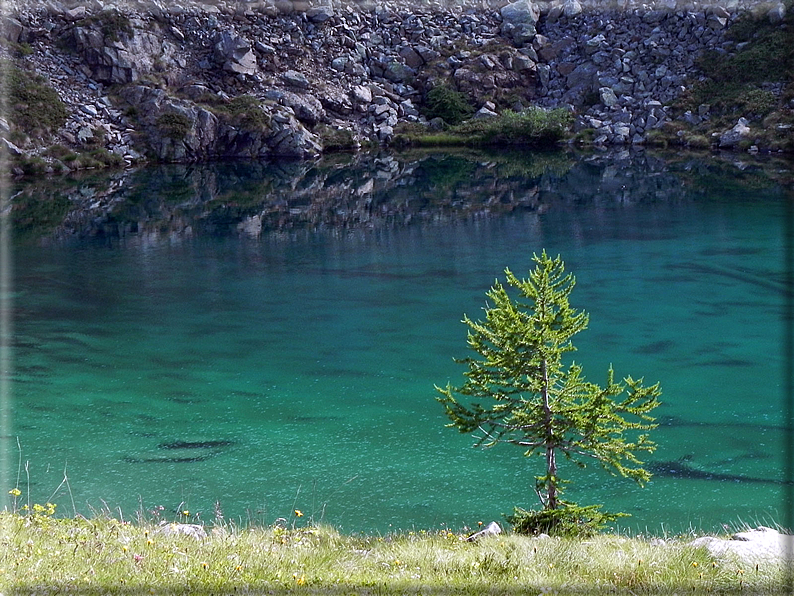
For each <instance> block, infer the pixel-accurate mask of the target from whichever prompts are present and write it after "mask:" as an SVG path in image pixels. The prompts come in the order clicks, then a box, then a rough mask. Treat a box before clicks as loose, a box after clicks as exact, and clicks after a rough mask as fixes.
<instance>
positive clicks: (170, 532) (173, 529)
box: [158, 523, 207, 539]
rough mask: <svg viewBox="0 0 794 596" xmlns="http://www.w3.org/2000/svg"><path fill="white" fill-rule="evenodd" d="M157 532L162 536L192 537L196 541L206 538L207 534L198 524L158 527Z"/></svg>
mask: <svg viewBox="0 0 794 596" xmlns="http://www.w3.org/2000/svg"><path fill="white" fill-rule="evenodd" d="M158 532H159V533H160V534H163V535H164V536H178V535H180V534H181V535H183V536H192V537H193V538H198V539H201V538H206V537H207V532H206V531H204V528H203V527H202V526H199V525H198V524H177V523H172V524H165V525H163V526H161V527H160V529H159V530H158Z"/></svg>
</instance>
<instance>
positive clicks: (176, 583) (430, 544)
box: [0, 506, 783, 594]
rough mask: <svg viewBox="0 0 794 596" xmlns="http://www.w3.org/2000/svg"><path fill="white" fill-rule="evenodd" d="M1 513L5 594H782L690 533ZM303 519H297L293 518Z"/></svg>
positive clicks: (767, 576)
mask: <svg viewBox="0 0 794 596" xmlns="http://www.w3.org/2000/svg"><path fill="white" fill-rule="evenodd" d="M49 513H51V510H48V509H47V507H46V506H45V507H40V508H39V509H38V512H37V513H34V514H31V515H19V514H13V513H8V512H3V513H0V542H1V543H2V548H0V592H2V593H4V594H26V593H33V592H35V593H39V594H45V593H47V594H55V593H67V592H69V593H79V594H107V593H119V592H130V593H139V592H140V593H150V592H151V593H158V594H160V593H166V594H191V593H202V594H203V593H227V594H232V593H236V592H242V593H263V592H266V593H284V592H290V593H297V594H301V593H319V592H322V593H326V592H333V593H337V592H338V593H339V594H405V593H410V594H420V593H424V594H427V593H434V592H443V593H449V592H462V593H472V594H475V593H476V594H513V593H545V592H549V591H555V592H556V593H558V594H573V593H578V594H581V593H593V592H598V593H601V592H614V593H623V594H656V593H673V592H674V591H676V590H678V591H679V593H688V594H692V593H706V592H738V591H740V590H743V592H744V593H764V594H770V593H775V592H782V580H783V569H782V568H781V567H780V565H778V564H775V563H767V564H762V565H760V566H759V568H758V569H756V568H755V567H753V568H747V567H742V566H740V565H738V564H736V563H732V562H724V561H713V560H712V559H711V558H710V557H709V555H708V554H707V552H706V551H705V550H704V549H696V548H693V547H692V546H689V545H688V544H687V541H688V540H689V538H691V537H687V538H681V539H669V540H668V541H667V542H666V543H664V544H662V545H656V544H653V543H652V542H651V541H650V540H648V539H646V538H643V537H635V538H627V537H622V536H617V535H599V536H595V537H593V538H592V539H588V540H574V539H557V538H542V539H533V538H529V537H526V536H519V535H516V534H504V535H501V536H496V537H489V538H486V539H482V540H480V541H478V542H467V541H465V540H464V536H463V535H460V534H456V533H453V532H424V531H419V532H408V533H402V534H394V535H392V534H389V535H385V536H356V535H353V536H347V535H342V534H340V533H338V532H337V531H335V530H334V529H332V528H329V527H312V526H307V527H293V528H278V527H251V528H243V527H237V526H234V525H229V524H221V525H218V526H216V527H208V528H207V530H208V537H206V538H203V539H196V538H193V537H190V536H185V535H176V536H167V535H165V534H163V532H162V527H161V526H160V527H158V526H155V525H152V524H147V523H144V522H141V523H136V524H130V523H127V522H121V521H118V520H116V519H113V518H111V517H107V516H97V517H95V518H93V519H85V518H76V519H55V518H53V517H51V516H50V515H49ZM295 521H296V523H299V522H300V521H301V520H300V519H298V518H296V520H295Z"/></svg>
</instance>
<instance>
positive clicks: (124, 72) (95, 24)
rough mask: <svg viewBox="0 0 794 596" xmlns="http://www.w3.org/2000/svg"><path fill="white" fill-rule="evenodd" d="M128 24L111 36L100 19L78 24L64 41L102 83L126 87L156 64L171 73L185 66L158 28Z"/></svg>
mask: <svg viewBox="0 0 794 596" xmlns="http://www.w3.org/2000/svg"><path fill="white" fill-rule="evenodd" d="M105 18H110V17H105ZM128 25H129V27H127V28H119V29H117V30H114V31H112V32H110V33H109V32H108V30H107V28H106V27H104V26H103V22H102V20H101V19H98V20H96V21H91V22H86V23H85V24H81V23H78V24H77V26H75V27H74V28H72V29H71V30H70V31H69V32H68V33H67V37H66V40H65V41H66V43H68V44H69V45H71V46H72V47H74V48H75V49H76V50H77V52H78V53H79V54H80V55H82V57H83V60H84V61H85V63H86V65H87V66H88V67H89V69H90V71H91V76H92V78H93V79H95V80H96V81H99V82H100V83H106V84H122V85H123V84H126V83H131V82H134V81H137V80H138V79H139V78H140V76H141V75H143V74H146V73H148V72H151V71H152V70H153V69H154V65H155V64H159V65H161V66H164V67H166V68H167V69H168V70H174V69H178V68H179V67H180V66H182V65H184V58H181V57H179V56H178V55H177V51H176V47H175V46H174V45H173V44H172V43H171V42H169V41H168V40H167V39H165V36H163V35H162V33H161V32H160V31H159V30H158V29H157V27H156V26H155V27H154V28H149V29H146V28H145V27H144V25H143V23H142V22H140V21H136V20H134V19H129V20H128ZM180 62H181V64H180Z"/></svg>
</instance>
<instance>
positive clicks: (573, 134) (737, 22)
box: [0, 0, 794, 176]
mask: <svg viewBox="0 0 794 596" xmlns="http://www.w3.org/2000/svg"><path fill="white" fill-rule="evenodd" d="M7 5H8V6H7V13H8V14H6V15H5V17H4V22H5V42H4V43H3V44H2V51H1V52H0V53H2V56H3V57H4V58H5V59H6V60H10V61H11V62H14V63H16V64H17V65H18V66H20V67H22V71H23V72H24V73H26V74H25V76H24V77H22V79H21V82H20V83H19V85H20V86H21V87H20V89H21V90H20V93H23V92H24V93H27V94H28V95H26V96H25V97H28V98H29V100H30V101H32V103H29V104H28V112H30V113H29V114H27V117H28V120H25V119H24V118H23V116H22V115H20V114H19V113H17V112H16V111H15V105H16V104H15V102H14V100H13V99H14V98H12V101H11V105H10V106H9V107H10V112H9V114H8V117H7V118H6V119H5V120H3V121H2V122H0V133H2V136H3V138H4V140H5V141H4V145H5V148H4V149H5V151H6V152H7V153H8V157H9V159H10V162H11V163H10V165H11V170H12V173H13V174H14V175H17V176H19V175H39V174H50V173H68V172H69V171H73V170H79V169H85V168H98V167H114V166H127V167H129V166H131V165H133V164H135V163H142V162H188V163H195V162H205V161H209V160H213V159H228V158H247V159H269V158H282V157H286V158H290V159H313V158H314V157H316V156H318V155H321V154H324V153H328V152H331V151H337V150H352V151H355V150H358V149H361V148H376V147H384V146H388V145H390V144H391V143H392V142H393V141H395V140H397V139H398V137H399V138H402V139H403V140H404V139H405V138H408V144H409V145H410V144H411V143H412V142H413V143H421V142H423V141H422V138H423V137H427V138H430V137H431V136H432V135H433V134H436V133H437V132H438V131H439V130H443V129H444V128H445V127H446V125H447V124H449V123H452V122H454V121H455V120H456V119H457V118H458V117H459V115H461V114H465V115H467V116H472V115H473V118H472V121H477V120H480V121H482V122H489V121H492V120H493V119H494V118H497V117H498V116H499V115H501V114H504V113H505V112H506V111H507V110H513V111H516V112H521V111H522V110H524V109H527V108H529V107H530V106H539V107H541V108H544V109H554V108H560V107H562V108H565V109H566V110H569V111H570V113H571V116H572V119H573V125H572V127H571V130H570V133H569V135H568V142H570V143H573V144H578V145H583V146H591V145H592V146H595V147H602V146H610V147H626V148H628V147H632V146H651V147H653V146H656V147H666V146H670V147H673V146H683V147H689V148H693V149H709V148H711V147H720V148H722V149H727V150H732V151H741V152H748V151H749V152H751V153H755V152H760V153H765V152H769V153H777V152H781V151H791V150H794V109H792V108H794V98H793V99H791V101H788V99H787V98H788V96H789V95H790V94H791V93H792V92H794V90H793V89H789V87H790V85H789V87H786V86H785V85H783V84H782V83H781V84H777V83H769V84H767V83H763V84H760V83H758V84H756V83H752V85H755V87H753V86H752V85H751V87H748V89H751V90H752V93H750V91H748V93H750V95H747V96H746V97H745V96H742V97H745V99H747V98H750V99H747V101H745V99H741V98H740V99H741V101H744V103H741V102H740V105H738V106H737V107H736V109H738V110H739V111H738V112H732V111H731V110H730V109H728V108H725V107H720V106H719V105H716V104H715V102H711V103H710V104H709V103H702V102H701V103H697V102H698V101H701V99H698V97H700V96H698V93H699V91H698V89H699V87H698V84H697V83H696V81H697V79H698V78H702V77H703V70H702V69H703V68H705V67H706V63H705V62H704V61H703V60H702V59H701V54H702V53H703V52H705V51H706V50H708V51H710V52H712V53H713V52H716V53H717V54H719V55H721V56H722V60H723V61H733V62H731V63H734V62H735V63H736V64H737V65H744V66H743V68H745V69H748V71H753V70H757V69H762V68H767V67H768V68H771V69H772V71H771V72H772V74H771V75H770V76H778V75H780V73H777V74H775V73H776V72H777V71H775V70H774V69H776V68H778V66H776V64H777V63H768V61H769V60H771V58H768V57H761V55H760V54H759V55H756V54H757V52H756V53H755V54H754V53H753V51H754V50H753V48H754V46H753V41H752V40H750V41H747V42H745V41H737V39H740V38H738V37H736V35H738V34H737V33H730V32H731V31H734V27H735V28H738V30H741V28H742V27H746V25H744V24H743V23H745V22H747V21H748V20H750V21H751V23H754V25H753V26H757V27H764V29H763V30H764V31H766V32H767V33H768V34H769V35H772V36H773V37H772V38H770V39H776V38H774V35H779V34H784V33H785V31H786V29H787V28H788V27H789V26H790V25H789V21H791V15H790V14H789V13H790V12H791V11H790V10H789V11H788V13H787V12H786V10H787V9H786V8H785V5H784V4H782V3H772V4H770V5H768V6H767V5H764V7H765V8H764V9H763V10H764V11H766V12H763V11H762V13H759V14H755V13H753V12H751V11H750V10H749V9H745V8H742V7H740V6H739V5H735V6H733V5H732V7H731V8H721V7H719V6H718V5H714V6H708V7H696V6H695V5H692V6H690V5H688V4H687V3H685V2H679V3H677V4H676V5H675V6H672V4H668V5H666V6H665V7H659V6H648V7H645V6H643V7H639V6H633V5H628V6H627V7H626V8H624V9H617V8H615V7H610V6H608V5H603V4H594V5H591V4H588V3H583V4H580V3H579V2H578V1H576V0H567V2H565V3H545V2H539V3H537V4H533V3H531V2H528V1H527V0H521V1H519V2H514V3H512V4H506V3H494V4H483V5H479V6H473V5H472V6H471V7H470V8H468V9H466V10H465V11H464V14H463V15H462V16H461V17H460V18H458V14H457V12H456V11H455V9H454V8H450V7H448V6H446V5H441V4H435V5H430V6H425V5H422V6H418V7H417V8H416V9H415V11H413V12H410V13H406V12H404V11H400V10H399V9H398V7H397V6H396V5H391V4H389V3H387V2H383V3H369V4H367V3H364V4H355V3H354V4H348V5H345V4H337V3H335V2H333V1H332V0H328V1H327V2H325V3H322V4H321V3H309V2H305V3H300V2H289V1H288V0H285V1H282V2H276V3H273V2H271V1H270V0H268V1H265V0H262V1H259V2H254V3H246V4H238V3H235V2H228V3H227V2H218V3H217V4H213V5H210V4H198V3H194V2H192V1H185V2H182V3H180V4H178V5H174V6H173V7H171V9H170V10H168V9H163V8H157V6H156V5H154V4H152V5H147V4H146V3H140V4H139V3H129V2H122V1H121V0H108V1H106V2H103V3H100V2H95V3H88V4H86V3H83V2H69V3H59V2H51V3H48V5H47V7H38V8H37V9H34V8H33V7H32V6H31V5H27V4H25V3H13V4H12V3H7ZM759 6H760V5H759ZM781 7H782V8H781ZM755 10H756V12H758V11H759V10H760V9H759V8H756V9H755ZM775 11H777V12H775ZM601 29H603V30H604V32H606V34H605V33H604V32H602V33H599V31H600V30H601ZM765 35H766V33H765ZM764 39H766V38H764ZM761 41H763V40H761ZM758 43H761V42H760V41H759V42H758ZM764 43H765V42H764ZM763 56H767V55H766V54H763ZM759 60H760V62H759ZM764 60H766V61H767V62H764ZM734 70H738V66H737V69H734ZM741 74H742V76H749V75H748V74H747V73H741ZM14 76H16V75H14ZM714 76H717V75H716V74H715V75H714ZM781 76H782V75H781ZM25 77H28V78H25ZM30 77H32V78H30ZM37 77H38V78H37ZM14 80H16V79H14ZM12 82H13V81H12ZM723 86H725V85H723ZM437 89H442V90H443V89H448V90H449V91H450V92H451V93H453V95H449V94H448V95H446V96H443V97H442V98H441V99H440V101H442V103H441V104H438V103H436V104H433V103H432V101H430V102H429V99H432V98H431V97H430V92H431V91H434V90H437ZM753 89H754V90H753ZM12 91H13V90H12ZM53 94H54V95H53ZM12 95H13V93H12ZM14 97H16V96H14ZM54 97H55V98H57V99H55V100H53V98H54ZM31 98H32V99H31ZM37 101H38V103H37ZM57 101H60V102H62V106H60V107H59V109H58V110H55V111H53V110H54V108H53V106H54V105H55V104H56V103H57ZM450 101H451V102H452V103H449V102H450ZM456 101H457V102H458V103H455V102H456ZM720 101H722V100H720ZM725 101H734V100H733V99H731V100H728V99H726V100H725ZM736 101H739V100H736ZM443 102H447V103H443ZM460 102H462V103H460ZM693 102H694V103H693ZM748 102H749V103H748ZM712 104H714V105H712ZM48 106H49V107H48ZM450 110H451V111H450ZM455 110H462V112H460V114H459V113H458V112H456V111H455ZM442 114H443V122H442V121H439V120H438V118H442ZM31 116H32V118H30V117H31ZM445 122H446V124H445ZM406 130H407V131H408V133H409V134H407V135H406V134H405V131H406ZM427 138H426V139H425V141H424V142H428V141H427ZM445 138H447V139H448V136H447V137H445ZM412 139H413V140H412ZM460 142H461V144H462V145H465V144H467V143H468V142H469V141H467V140H466V139H465V137H464V138H463V139H462V140H461V141H460Z"/></svg>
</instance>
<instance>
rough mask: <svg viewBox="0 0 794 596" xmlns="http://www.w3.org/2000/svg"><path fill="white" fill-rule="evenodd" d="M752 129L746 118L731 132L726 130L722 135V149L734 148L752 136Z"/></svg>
mask: <svg viewBox="0 0 794 596" xmlns="http://www.w3.org/2000/svg"><path fill="white" fill-rule="evenodd" d="M750 134H751V133H750V127H749V126H748V122H747V120H746V119H745V118H739V121H738V122H737V123H736V124H735V125H734V127H733V128H731V129H730V130H726V131H725V132H724V133H722V134H721V135H720V148H728V149H730V148H733V147H736V146H737V145H738V144H739V143H740V142H742V141H743V140H745V139H747V138H748V137H749V136H750Z"/></svg>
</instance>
